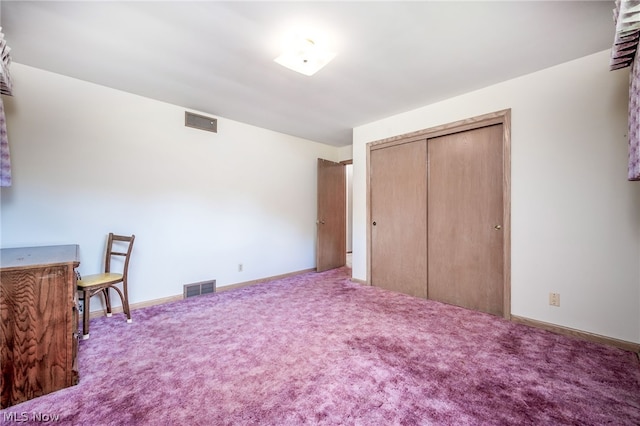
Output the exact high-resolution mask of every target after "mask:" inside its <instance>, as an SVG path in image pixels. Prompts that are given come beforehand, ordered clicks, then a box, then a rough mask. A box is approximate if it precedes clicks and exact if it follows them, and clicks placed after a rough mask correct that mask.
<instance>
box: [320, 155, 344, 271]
mask: <svg viewBox="0 0 640 426" xmlns="http://www.w3.org/2000/svg"><path fill="white" fill-rule="evenodd" d="M346 179H347V177H346V171H345V166H344V165H343V164H340V163H334V162H333V161H328V160H324V159H321V158H319V159H318V220H317V224H318V225H317V227H318V234H317V235H318V237H317V249H316V269H317V271H318V272H321V271H326V270H328V269H333V268H338V267H340V266H344V265H345V263H346V261H347V235H346V232H347V183H346Z"/></svg>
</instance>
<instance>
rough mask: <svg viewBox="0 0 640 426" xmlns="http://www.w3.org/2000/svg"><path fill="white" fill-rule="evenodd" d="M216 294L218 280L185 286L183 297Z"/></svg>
mask: <svg viewBox="0 0 640 426" xmlns="http://www.w3.org/2000/svg"><path fill="white" fill-rule="evenodd" d="M215 292H216V280H211V281H202V282H199V283H194V284H185V285H184V293H183V297H184V298H185V299H186V298H187V297H194V296H200V295H201V294H209V293H215Z"/></svg>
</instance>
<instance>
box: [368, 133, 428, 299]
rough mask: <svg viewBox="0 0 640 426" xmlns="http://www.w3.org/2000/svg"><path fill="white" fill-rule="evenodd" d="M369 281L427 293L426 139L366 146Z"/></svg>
mask: <svg viewBox="0 0 640 426" xmlns="http://www.w3.org/2000/svg"><path fill="white" fill-rule="evenodd" d="M369 160H370V162H369V166H370V169H369V170H370V174H369V179H370V182H369V185H370V194H371V200H370V201H371V224H370V230H371V285H374V286H377V287H382V288H386V289H389V290H393V291H398V292H402V293H406V294H410V295H412V296H417V297H422V298H426V297H427V210H426V209H427V196H426V195H427V181H426V172H427V171H426V167H427V142H426V140H421V141H417V142H411V143H404V144H400V145H394V146H390V147H385V148H381V149H375V150H371V154H370V158H369Z"/></svg>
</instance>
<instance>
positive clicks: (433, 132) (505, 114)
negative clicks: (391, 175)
mask: <svg viewBox="0 0 640 426" xmlns="http://www.w3.org/2000/svg"><path fill="white" fill-rule="evenodd" d="M493 125H501V127H502V135H501V142H502V145H501V153H502V164H501V169H502V171H503V175H502V180H501V189H502V221H503V222H502V229H501V231H502V234H503V236H502V238H503V244H502V309H501V311H502V316H503V317H504V318H506V319H509V318H510V316H511V110H510V109H505V110H501V111H496V112H492V113H488V114H484V115H481V116H476V117H471V118H468V119H464V120H459V121H456V122H452V123H447V124H444V125H440V126H436V127H431V128H428V129H423V130H419V131H415V132H411V133H406V134H402V135H398V136H393V137H389V138H385V139H381V140H378V141H374V142H370V143H368V144H367V151H366V169H367V234H366V235H367V240H366V242H367V282H368V283H370V284H371V283H372V280H373V278H372V277H373V272H372V271H373V268H374V266H373V265H374V261H373V260H372V251H373V241H372V232H371V227H372V225H371V224H372V222H373V220H374V219H373V216H374V213H373V207H372V193H373V192H374V189H373V185H372V180H371V165H372V158H373V157H374V155H375V152H376V151H378V150H386V149H388V148H391V147H394V146H399V145H404V144H408V143H413V142H417V141H420V140H424V139H427V140H429V139H435V138H439V137H441V136H447V135H453V134H456V133H461V132H467V131H471V130H474V129H478V128H484V127H490V126H493ZM496 312H498V310H496Z"/></svg>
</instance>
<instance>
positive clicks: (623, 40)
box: [609, 0, 640, 180]
mask: <svg viewBox="0 0 640 426" xmlns="http://www.w3.org/2000/svg"><path fill="white" fill-rule="evenodd" d="M613 18H614V21H615V24H616V34H615V38H614V41H613V47H612V48H611V61H610V64H609V68H610V69H611V70H617V69H620V68H625V67H628V66H631V72H630V74H629V174H628V179H629V180H640V59H639V58H638V55H637V54H636V51H637V50H638V41H639V40H640V1H627V0H616V2H615V7H614V9H613Z"/></svg>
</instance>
